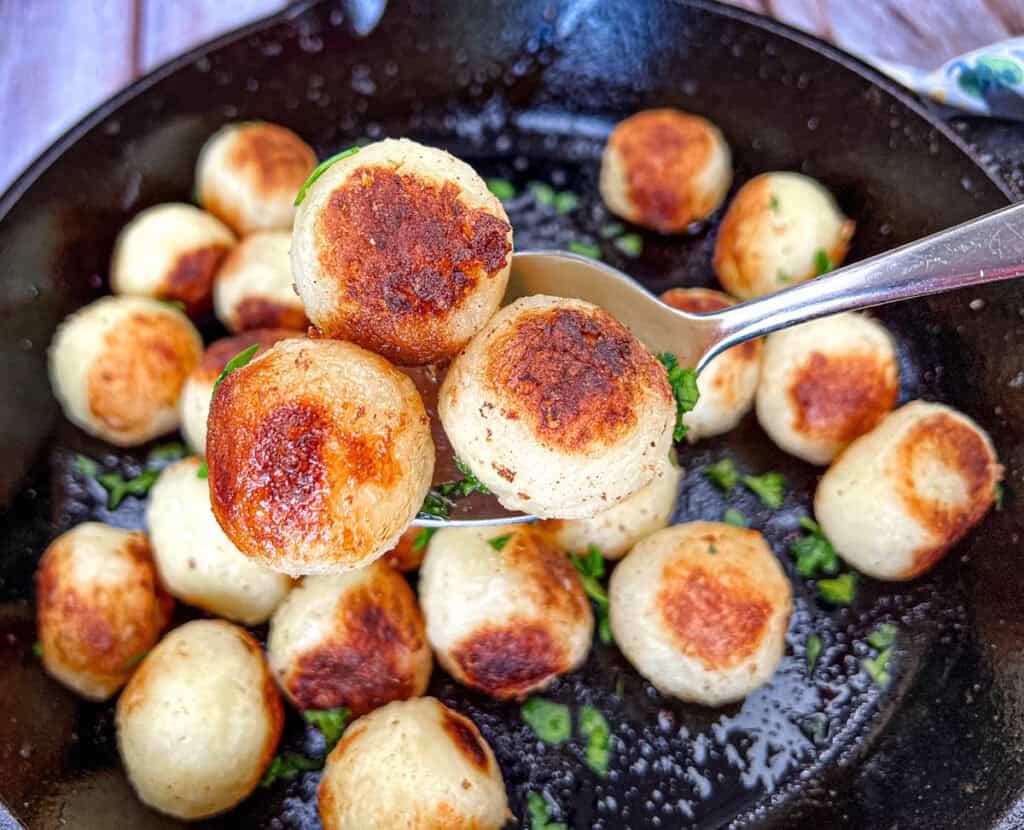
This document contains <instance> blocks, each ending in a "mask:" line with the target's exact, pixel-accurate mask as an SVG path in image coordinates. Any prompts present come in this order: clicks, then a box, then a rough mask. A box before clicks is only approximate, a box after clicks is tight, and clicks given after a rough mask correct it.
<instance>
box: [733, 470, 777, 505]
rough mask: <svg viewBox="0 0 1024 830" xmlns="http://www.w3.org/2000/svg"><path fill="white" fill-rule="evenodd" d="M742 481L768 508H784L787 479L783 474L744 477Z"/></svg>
mask: <svg viewBox="0 0 1024 830" xmlns="http://www.w3.org/2000/svg"><path fill="white" fill-rule="evenodd" d="M742 480H743V484H744V485H745V486H746V487H747V489H749V490H751V491H753V492H754V493H755V494H756V495H757V497H758V498H759V499H761V501H762V502H764V503H765V504H766V505H768V507H773V508H776V509H777V508H779V507H782V500H783V498H784V497H785V495H786V477H785V476H784V475H782V473H765V474H764V475H760V476H743V479H742Z"/></svg>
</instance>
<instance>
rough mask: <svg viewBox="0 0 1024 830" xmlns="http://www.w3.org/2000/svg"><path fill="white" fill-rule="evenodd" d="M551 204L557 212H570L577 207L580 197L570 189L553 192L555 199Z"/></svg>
mask: <svg viewBox="0 0 1024 830" xmlns="http://www.w3.org/2000/svg"><path fill="white" fill-rule="evenodd" d="M552 204H553V205H554V207H555V210H556V211H558V212H559V213H571V212H572V211H574V210H576V208H577V207H579V204H580V197H579V196H577V195H576V194H575V193H573V192H572V191H571V190H563V191H561V192H559V193H557V194H555V200H554V202H553V203H552Z"/></svg>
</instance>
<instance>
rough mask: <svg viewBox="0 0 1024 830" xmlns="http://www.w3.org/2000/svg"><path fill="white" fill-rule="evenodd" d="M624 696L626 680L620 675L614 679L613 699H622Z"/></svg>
mask: <svg viewBox="0 0 1024 830" xmlns="http://www.w3.org/2000/svg"><path fill="white" fill-rule="evenodd" d="M625 696H626V679H625V678H624V677H623V676H622V675H621V674H620V675H619V676H618V677H616V678H615V697H618V698H623V697H625Z"/></svg>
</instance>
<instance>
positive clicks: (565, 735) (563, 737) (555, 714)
mask: <svg viewBox="0 0 1024 830" xmlns="http://www.w3.org/2000/svg"><path fill="white" fill-rule="evenodd" d="M522 714H523V720H524V721H525V722H526V724H527V726H529V727H530V728H531V729H532V730H533V731H534V733H535V734H536V735H537V737H538V738H540V739H541V740H542V741H543V742H544V743H546V744H551V745H552V746H557V745H558V744H561V743H565V742H566V741H567V740H569V738H570V737H571V735H572V716H571V715H570V713H569V707H568V706H566V705H565V704H564V703H555V702H554V701H553V700H547V699H546V698H543V697H531V698H530V699H529V700H528V701H526V703H524V704H523V709H522Z"/></svg>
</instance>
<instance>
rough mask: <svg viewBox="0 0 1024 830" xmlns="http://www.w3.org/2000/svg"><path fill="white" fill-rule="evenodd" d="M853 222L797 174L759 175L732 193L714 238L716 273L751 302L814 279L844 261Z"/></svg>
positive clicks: (821, 189) (809, 180)
mask: <svg viewBox="0 0 1024 830" xmlns="http://www.w3.org/2000/svg"><path fill="white" fill-rule="evenodd" d="M853 231H854V222H853V220H852V219H847V218H846V217H845V216H844V215H843V212H842V211H841V210H840V209H839V206H838V205H837V204H836V201H835V199H833V198H832V194H831V193H829V192H828V191H827V190H826V189H825V188H824V187H822V185H821V184H820V183H818V182H817V181H815V180H814V179H812V178H810V177H809V176H804V175H802V174H800V173H762V174H761V175H760V176H755V177H754V178H753V179H751V180H750V181H749V182H747V183H746V184H745V185H743V187H741V188H740V190H739V192H738V193H737V194H736V198H734V199H733V200H732V203H731V204H730V205H729V209H728V210H727V211H726V212H725V216H724V217H723V219H722V225H721V227H720V228H719V229H718V239H716V240H715V257H714V262H715V272H716V273H717V274H718V280H719V282H721V283H722V286H723V287H724V288H725V290H726V291H728V292H729V293H730V294H732V295H733V296H734V297H739V298H740V299H741V300H752V299H754V298H755V297H763V296H765V295H766V294H772V293H774V292H775V291H781V290H782V289H783V288H786V287H788V286H790V285H795V284H796V283H799V282H805V281H807V280H809V279H813V278H814V277H815V276H817V275H818V274H819V273H821V271H822V268H821V266H822V265H823V264H825V263H824V261H825V260H827V262H828V264H829V265H830V266H833V267H838V266H839V265H841V264H842V262H843V260H844V259H845V258H846V251H847V249H848V248H849V246H850V239H851V238H852V237H853Z"/></svg>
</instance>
